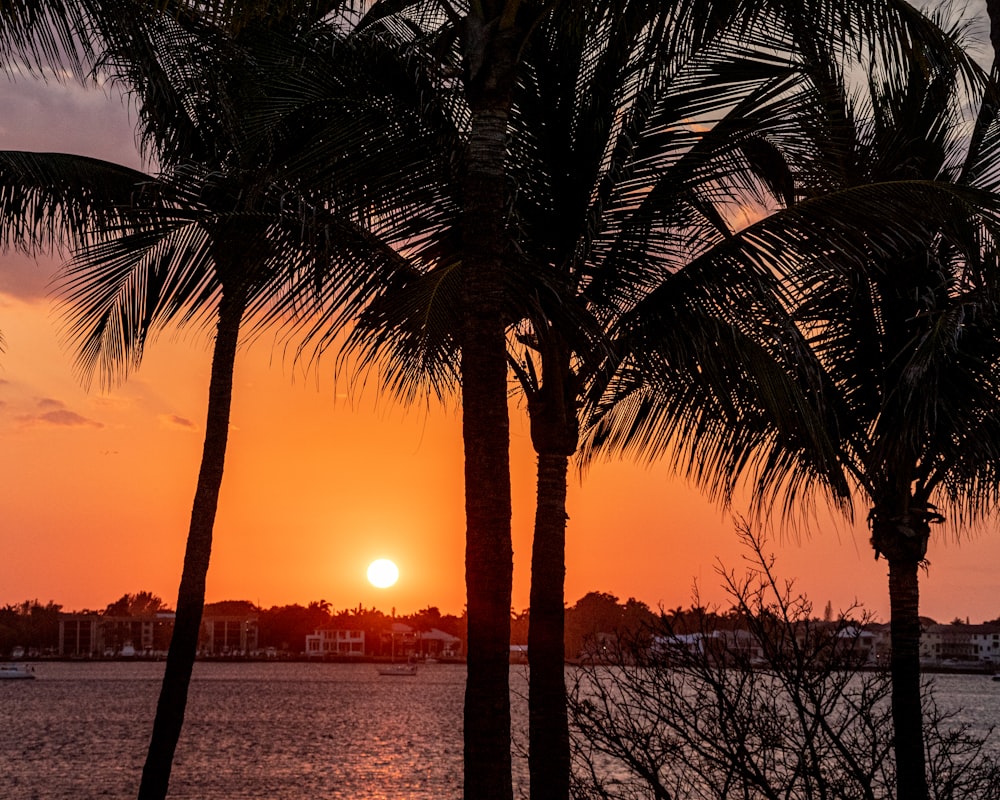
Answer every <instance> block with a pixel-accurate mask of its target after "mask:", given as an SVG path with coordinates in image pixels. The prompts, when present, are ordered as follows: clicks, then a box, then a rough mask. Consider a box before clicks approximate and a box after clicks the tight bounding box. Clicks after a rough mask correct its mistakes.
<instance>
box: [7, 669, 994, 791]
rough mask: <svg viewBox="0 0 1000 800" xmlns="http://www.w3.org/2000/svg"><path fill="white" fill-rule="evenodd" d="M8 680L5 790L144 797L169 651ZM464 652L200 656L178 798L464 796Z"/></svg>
mask: <svg viewBox="0 0 1000 800" xmlns="http://www.w3.org/2000/svg"><path fill="white" fill-rule="evenodd" d="M35 674H36V676H37V680H34V681H0V800H70V798H72V800H89V799H90V798H111V799H112V800H128V799H129V798H133V797H135V794H136V790H137V789H138V779H139V775H140V773H141V770H142V763H143V759H144V757H145V752H146V746H147V744H148V739H149V733H150V730H151V726H152V721H153V715H154V712H155V709H156V700H157V695H158V693H159V687H160V680H161V678H162V675H163V664H162V663H156V662H134V663H129V662H92V663H91V662H70V663H67V662H43V663H39V664H36V665H35ZM935 683H936V697H937V700H938V703H939V705H940V706H941V707H942V708H943V709H955V708H962V709H963V710H962V711H961V712H960V716H959V719H960V720H961V721H965V722H969V723H970V724H971V725H972V727H973V728H974V729H976V730H979V731H985V730H986V729H987V728H988V727H989V726H990V725H992V724H996V723H1000V682H993V681H990V679H989V678H988V677H984V676H964V675H942V676H936V677H935ZM464 688H465V667H464V665H451V664H428V665H425V666H422V667H421V668H420V670H419V672H418V673H417V675H416V676H415V677H386V676H380V675H378V674H377V672H376V671H375V667H374V665H372V664H367V663H366V664H327V663H315V664H310V663H287V662H280V663H262V662H252V663H210V662H199V663H198V664H196V666H195V672H194V678H193V680H192V684H191V691H190V696H189V702H188V709H187V716H186V720H185V725H184V732H183V735H182V737H181V741H180V743H179V745H178V749H177V754H176V758H175V762H174V768H173V773H172V777H171V782H170V797H171V798H172V799H173V800H250V799H251V798H252V799H253V800H259V799H263V798H268V800H314V799H316V800H319V799H320V798H352V800H353V799H355V798H356V799H357V800H397V799H398V800H403V799H404V798H405V800H424V799H425V798H426V799H427V800H430V798H434V799H435V800H459V798H461V795H462V706H463V700H464V697H463V695H464ZM526 694H527V681H526V672H525V668H524V667H520V666H515V667H512V668H511V695H512V715H513V728H514V739H515V745H514V747H515V755H514V771H515V784H516V786H515V796H524V795H525V794H526V792H527V775H526V771H527V765H526V762H525V760H524V759H523V758H522V757H520V754H523V741H524V738H525V736H524V732H525V729H526V727H527V723H526V720H527V713H526V706H525V699H524V698H525V695H526Z"/></svg>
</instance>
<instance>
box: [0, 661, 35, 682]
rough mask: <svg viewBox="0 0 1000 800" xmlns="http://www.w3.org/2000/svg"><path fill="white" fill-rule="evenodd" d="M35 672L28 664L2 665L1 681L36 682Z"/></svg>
mask: <svg viewBox="0 0 1000 800" xmlns="http://www.w3.org/2000/svg"><path fill="white" fill-rule="evenodd" d="M34 679H35V670H34V668H33V667H29V666H28V665H27V664H0V680H7V681H18V680H20V681H25V680H29V681H30V680H34Z"/></svg>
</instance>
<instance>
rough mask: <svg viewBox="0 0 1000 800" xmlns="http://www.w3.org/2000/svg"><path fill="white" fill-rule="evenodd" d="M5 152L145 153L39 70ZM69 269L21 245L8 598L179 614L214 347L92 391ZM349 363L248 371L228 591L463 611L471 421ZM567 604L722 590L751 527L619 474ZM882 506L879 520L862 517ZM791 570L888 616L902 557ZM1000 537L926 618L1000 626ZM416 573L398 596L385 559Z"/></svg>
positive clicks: (519, 524)
mask: <svg viewBox="0 0 1000 800" xmlns="http://www.w3.org/2000/svg"><path fill="white" fill-rule="evenodd" d="M0 147H2V148H4V149H31V150H62V151H66V152H78V153H86V154H88V155H95V156H99V157H103V158H110V159H113V160H118V161H120V162H124V163H128V164H131V165H137V164H138V159H137V157H136V155H135V150H134V147H133V145H132V134H131V124H130V122H129V120H128V115H127V113H126V110H125V108H124V106H123V105H122V103H121V101H119V100H109V99H107V98H105V97H104V96H103V95H102V94H101V93H99V92H84V91H83V90H81V89H78V88H75V87H67V86H60V85H58V84H48V85H45V86H40V85H36V84H32V83H30V82H19V83H17V84H14V85H10V86H5V87H4V93H3V95H0ZM54 265H55V262H54V261H53V260H47V261H44V262H40V263H38V264H33V263H31V262H29V261H27V260H26V259H24V258H21V257H17V256H12V255H9V254H8V255H5V256H2V257H0V331H2V332H3V335H4V337H5V339H6V342H7V352H6V353H4V354H3V355H0V441H2V442H3V451H2V452H3V457H2V458H0V547H2V553H3V555H2V557H0V604H2V603H13V602H19V601H22V600H25V599H35V598H37V599H39V600H41V601H43V602H45V601H48V600H54V601H56V602H58V603H61V604H62V605H63V606H64V607H65V608H66V609H67V610H70V609H74V610H75V609H82V608H102V607H103V606H105V605H106V604H107V603H109V602H111V601H112V600H114V599H116V598H117V597H119V596H120V595H121V594H123V593H125V592H136V591H139V590H149V591H152V592H154V593H156V594H158V595H160V596H161V597H163V598H164V600H166V601H167V602H168V603H169V604H171V605H173V603H174V600H175V597H176V586H177V582H178V578H179V574H180V567H181V558H182V553H183V544H184V538H185V535H186V531H187V521H188V514H189V511H190V504H191V499H192V496H193V492H194V483H195V477H196V471H197V467H198V461H199V458H200V448H201V435H202V433H203V427H204V425H203V423H204V414H205V405H206V394H207V384H208V359H209V348H208V342H207V339H206V337H204V336H201V337H200V338H199V337H195V336H193V335H192V334H185V335H183V336H182V337H179V338H174V337H172V336H169V335H168V336H165V337H163V338H161V339H160V340H159V341H157V342H156V343H154V344H153V345H152V346H150V347H149V348H148V351H147V356H146V361H145V363H144V365H143V367H142V369H141V370H140V372H139V373H138V374H136V375H135V376H133V377H132V378H131V379H130V380H129V381H128V382H127V383H126V384H124V385H123V386H121V387H119V388H116V389H114V390H113V391H111V392H108V393H101V392H100V391H98V390H97V389H94V390H92V391H91V392H90V393H87V392H85V391H84V390H83V389H82V388H81V387H80V386H79V384H78V383H77V382H76V380H75V378H74V376H73V372H72V359H71V355H70V354H69V353H67V352H65V351H64V350H63V349H61V348H60V346H59V345H58V340H57V318H56V317H55V315H54V310H53V305H52V303H51V302H50V300H49V299H48V298H47V297H46V281H47V279H48V278H49V276H50V275H51V273H52V270H53V268H54ZM338 390H340V391H341V392H343V390H344V386H343V385H342V384H341V385H338V386H335V385H334V382H333V380H332V378H331V377H330V375H329V372H327V373H322V374H321V375H320V376H319V379H318V380H317V378H316V376H308V377H304V376H302V375H293V374H292V373H291V371H290V370H289V368H288V367H287V366H285V365H283V364H282V363H281V361H280V357H279V356H277V355H275V354H273V353H272V352H271V350H270V348H269V347H268V345H267V343H266V342H262V343H258V344H255V345H254V346H253V347H252V348H250V349H249V350H246V351H244V352H243V354H242V355H241V357H240V360H239V362H238V364H237V374H236V386H235V395H234V407H233V422H232V425H233V427H232V435H231V438H230V450H229V460H228V462H227V469H226V475H225V480H224V482H223V487H222V497H221V505H220V509H219V515H218V520H217V525H216V546H215V549H214V551H213V556H212V567H211V570H210V573H209V580H208V599H209V600H210V601H214V600H224V599H247V600H251V601H254V602H258V603H260V604H262V605H264V606H270V605H274V604H286V603H294V602H299V603H307V602H309V601H310V600H318V599H321V598H322V599H326V600H327V601H329V602H330V603H331V604H332V605H333V607H334V608H336V609H340V608H347V607H356V606H357V605H358V604H359V603H362V604H364V605H365V606H366V607H367V606H372V605H374V606H376V607H378V608H380V609H382V610H383V611H386V612H388V611H389V610H390V609H391V608H393V607H394V608H395V609H396V610H397V611H398V612H400V613H407V612H410V611H415V610H417V609H418V608H421V607H423V606H426V605H437V606H439V607H440V608H441V609H442V611H445V612H451V613H458V612H460V611H461V609H462V606H463V603H464V591H465V589H464V575H463V560H464V550H463V548H464V543H463V537H464V520H463V490H462V448H461V439H460V420H459V416H458V412H457V410H456V409H454V408H452V409H441V408H438V407H433V408H431V409H429V410H428V409H416V410H409V411H405V412H404V411H403V410H401V409H398V408H393V407H390V406H388V405H387V404H385V403H383V404H379V403H378V401H377V400H378V399H377V397H376V396H375V394H374V392H372V391H369V392H367V393H366V394H365V395H363V396H362V397H361V398H355V399H354V400H353V401H351V400H350V399H349V398H347V397H345V396H343V394H339V395H338V394H337V391H338ZM512 438H513V440H512V452H511V455H512V461H513V465H514V492H515V494H514V521H513V522H514V548H515V554H514V558H515V563H514V568H515V584H514V607H515V608H516V609H518V610H520V609H523V608H524V607H526V606H527V604H528V579H529V576H528V565H529V560H530V530H531V522H532V514H533V507H532V501H533V491H534V490H533V471H534V457H533V454H532V452H531V448H530V443H529V441H528V434H527V424H526V421H525V419H524V417H523V414H521V413H520V412H519V411H518V410H517V409H515V416H514V419H513V421H512ZM569 513H570V516H571V519H570V523H569V532H568V552H567V579H566V597H567V600H568V601H569V602H570V603H572V602H575V601H576V600H577V599H578V598H579V597H580V596H582V595H583V594H584V593H586V592H588V591H591V590H599V591H605V592H610V593H613V594H616V595H618V596H619V597H620V598H621V599H623V600H624V599H625V598H627V597H629V596H635V597H637V598H639V599H640V600H643V601H645V602H647V603H649V604H650V605H651V606H656V605H658V604H661V603H662V604H663V605H665V606H667V607H675V606H678V605H682V606H687V605H689V604H690V596H691V595H690V592H691V587H692V584H693V583H694V582H695V581H697V582H698V585H699V587H700V589H701V592H702V596H703V598H704V599H706V600H708V601H710V602H717V601H720V600H721V595H720V592H719V591H718V588H717V587H718V583H719V581H718V578H717V576H716V574H715V571H714V570H715V566H716V560H717V558H721V559H723V560H724V561H725V562H726V564H728V565H729V566H732V567H736V568H741V558H742V553H741V551H740V549H739V547H738V545H737V543H736V537H735V534H734V532H733V525H732V523H731V521H730V520H729V519H728V518H727V517H724V516H723V515H722V514H721V513H720V512H719V511H717V510H714V509H713V508H711V507H710V506H709V505H708V504H707V502H706V501H704V500H703V499H702V498H701V497H700V496H699V495H698V494H697V493H696V492H695V491H693V490H691V489H689V488H687V487H685V486H684V485H683V483H681V482H679V481H677V480H674V479H671V478H670V476H669V474H668V473H667V472H666V471H665V469H664V468H662V467H659V468H655V469H647V468H645V467H641V466H634V465H630V464H611V465H601V466H598V467H596V468H595V469H593V470H592V471H591V472H590V473H589V474H588V475H587V476H586V479H585V480H584V481H583V482H582V483H581V482H580V481H579V480H578V479H576V478H574V479H573V484H572V486H571V490H570V498H569ZM862 516H863V512H862ZM772 547H773V549H774V550H775V552H776V554H777V556H778V568H779V571H780V573H781V574H782V575H783V576H784V577H788V578H791V577H794V578H796V580H797V581H798V584H797V585H798V586H799V588H800V589H801V590H803V591H805V592H806V593H807V594H809V596H810V597H811V598H812V599H813V601H814V603H815V604H816V606H817V608H818V610H819V611H820V612H821V610H822V607H823V606H824V605H825V603H826V601H827V600H830V601H832V603H833V605H834V608H835V609H836V608H843V607H845V606H847V605H849V604H851V603H852V602H853V601H854V600H855V599H857V600H860V601H862V602H863V603H864V604H865V605H866V606H867V607H868V608H869V609H871V610H873V611H874V612H876V613H877V614H879V615H880V616H881V617H882V618H886V617H887V609H888V601H887V589H886V566H885V562H884V561H883V562H878V563H876V562H875V561H874V560H873V558H872V553H871V549H870V547H869V545H868V543H867V534H866V532H865V531H864V530H863V529H862V528H861V527H859V528H858V530H857V531H855V530H853V529H851V528H849V527H848V526H847V525H846V524H842V525H840V526H839V530H838V529H837V528H836V526H833V525H831V524H830V523H829V522H827V521H825V520H824V521H823V523H822V524H817V526H816V529H815V530H813V531H811V532H810V533H809V535H808V536H807V537H806V538H805V540H804V541H802V542H799V541H797V540H793V539H792V538H791V537H785V538H784V539H781V540H778V541H774V542H772ZM998 556H1000V535H997V534H996V532H995V531H992V530H986V531H984V532H982V533H981V534H980V535H978V536H977V537H975V538H973V539H971V540H966V541H963V542H962V543H961V545H958V544H956V543H955V542H954V541H949V539H948V535H947V534H945V533H943V532H938V533H937V534H936V536H935V538H934V540H933V541H932V544H931V549H930V553H929V558H930V561H931V568H930V573H929V575H928V576H924V578H923V590H922V592H923V597H922V610H923V611H924V613H926V614H928V615H930V616H934V617H936V618H938V619H940V620H950V619H951V618H952V617H954V616H956V615H958V616H962V617H963V618H964V617H966V616H968V617H970V618H971V619H972V621H974V622H976V621H981V620H984V619H992V618H995V617H998V616H1000V592H998V589H1000V578H998V574H1000V569H998V568H1000V558H998ZM377 557H388V558H392V559H393V560H395V561H396V563H397V564H398V565H399V567H400V571H401V577H400V580H399V583H398V584H397V585H396V586H395V587H393V588H391V589H387V590H379V589H375V588H373V587H371V586H370V585H369V584H368V583H367V581H366V580H365V569H366V567H367V565H368V563H369V562H370V561H371V560H373V559H374V558H377Z"/></svg>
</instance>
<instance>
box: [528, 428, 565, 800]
mask: <svg viewBox="0 0 1000 800" xmlns="http://www.w3.org/2000/svg"><path fill="white" fill-rule="evenodd" d="M532 427H533V428H534V425H533V426H532ZM568 465H569V458H568V457H567V456H566V455H562V454H551V453H540V454H539V456H538V486H537V493H538V499H537V506H536V509H535V532H534V539H533V541H532V548H531V616H530V617H529V620H528V663H529V665H530V671H529V673H528V770H529V773H530V786H531V797H544V798H546V800H568V798H569V771H570V756H569V721H568V718H567V711H566V676H565V661H566V658H565V641H564V640H565V635H564V629H565V614H566V611H565V608H564V583H565V575H566V566H565V565H566V475H567V469H568Z"/></svg>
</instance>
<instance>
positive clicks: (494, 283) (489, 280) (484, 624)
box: [461, 107, 514, 800]
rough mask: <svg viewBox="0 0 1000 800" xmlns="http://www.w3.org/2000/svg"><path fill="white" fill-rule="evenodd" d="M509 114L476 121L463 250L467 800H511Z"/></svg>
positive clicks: (482, 115) (499, 111)
mask: <svg viewBox="0 0 1000 800" xmlns="http://www.w3.org/2000/svg"><path fill="white" fill-rule="evenodd" d="M506 136H507V108H506V107H501V108H496V107H484V108H480V109H478V110H477V112H476V113H475V114H474V116H473V122H472V132H471V138H470V143H469V151H468V162H467V173H468V174H467V176H466V189H465V208H464V211H463V249H464V254H465V259H464V265H463V268H464V271H465V289H464V291H465V296H464V313H465V317H464V326H463V328H464V336H463V340H462V365H461V368H462V436H463V440H464V444H465V513H466V550H465V583H466V595H467V601H468V625H469V627H468V652H467V659H466V663H467V678H466V687H465V728H464V735H465V798H466V800H511V798H513V792H514V789H513V781H512V776H511V756H510V604H511V584H512V581H513V574H514V568H513V558H514V555H513V546H512V544H511V530H510V524H511V523H510V517H511V500H510V454H509V450H510V422H509V419H508V412H507V347H506V336H505V328H504V323H503V317H502V310H503V280H502V264H503V254H504V252H505V249H506V248H505V246H504V241H505V236H506V231H505V225H504V215H503V207H504V202H505V199H504V198H505V186H504V162H505V159H506V148H507V141H506Z"/></svg>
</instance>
